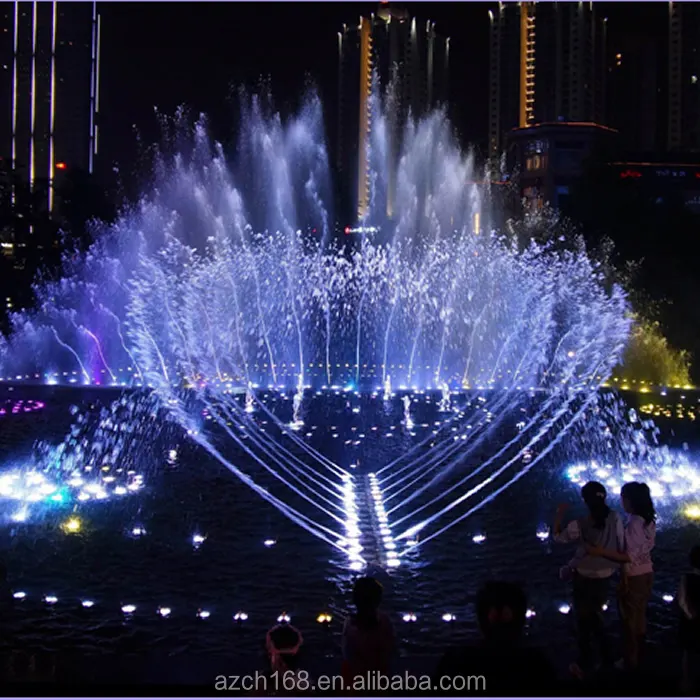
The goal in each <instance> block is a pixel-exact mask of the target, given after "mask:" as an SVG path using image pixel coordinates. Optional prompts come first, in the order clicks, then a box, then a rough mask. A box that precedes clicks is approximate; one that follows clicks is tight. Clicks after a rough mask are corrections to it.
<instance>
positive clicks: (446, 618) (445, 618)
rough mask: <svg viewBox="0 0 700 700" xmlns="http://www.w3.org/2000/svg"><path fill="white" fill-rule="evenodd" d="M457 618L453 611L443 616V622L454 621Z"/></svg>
mask: <svg viewBox="0 0 700 700" xmlns="http://www.w3.org/2000/svg"><path fill="white" fill-rule="evenodd" d="M456 619H457V618H456V617H455V616H454V615H453V614H452V613H445V614H444V615H443V616H442V620H443V622H454V621H455V620H456Z"/></svg>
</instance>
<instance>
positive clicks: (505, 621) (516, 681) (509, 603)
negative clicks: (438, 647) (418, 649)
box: [433, 581, 556, 696]
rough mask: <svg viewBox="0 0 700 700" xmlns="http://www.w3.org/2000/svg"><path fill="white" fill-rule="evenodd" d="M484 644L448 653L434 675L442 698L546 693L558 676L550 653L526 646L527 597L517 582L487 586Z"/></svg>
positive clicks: (482, 594) (481, 603)
mask: <svg viewBox="0 0 700 700" xmlns="http://www.w3.org/2000/svg"><path fill="white" fill-rule="evenodd" d="M476 607H477V618H478V621H479V628H480V630H481V633H482V639H481V641H480V642H478V643H476V644H473V645H469V646H465V647H461V648H454V649H450V650H448V651H447V652H446V653H445V654H444V656H443V657H442V659H441V660H440V662H439V663H438V666H437V668H436V669H435V673H434V674H433V685H434V688H435V689H436V692H438V693H440V694H442V695H466V694H468V695H474V694H477V695H519V696H529V695H541V694H544V695H546V694H548V693H551V692H552V691H553V689H554V688H555V683H556V674H555V672H554V669H553V667H552V665H551V664H550V662H549V660H548V659H547V656H546V655H545V653H544V652H543V651H542V650H541V649H538V648H536V647H531V646H528V645H527V644H525V642H524V628H525V620H526V616H527V598H526V596H525V593H524V591H523V589H522V588H521V587H520V586H518V585H517V584H513V583H508V582H504V581H492V582H490V583H487V584H486V585H485V586H484V587H483V588H482V589H481V590H480V591H479V593H478V595H477V601H476Z"/></svg>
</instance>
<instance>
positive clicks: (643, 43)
mask: <svg viewBox="0 0 700 700" xmlns="http://www.w3.org/2000/svg"><path fill="white" fill-rule="evenodd" d="M611 48H612V51H611V54H610V57H609V59H608V95H609V98H608V119H607V122H608V126H612V127H614V128H615V129H617V130H618V131H619V134H620V136H619V145H620V147H621V148H623V149H624V150H625V151H628V152H637V153H650V154H651V153H654V152H657V151H660V150H663V146H661V144H662V143H663V142H664V141H665V138H662V131H663V127H662V123H663V122H662V120H661V116H662V115H661V110H660V107H661V104H662V101H663V91H662V89H663V81H662V80H661V78H662V76H661V62H660V59H661V56H660V54H661V51H660V50H659V48H660V46H659V43H658V42H656V41H654V37H653V36H648V35H646V34H643V33H630V34H625V35H623V36H621V37H620V38H619V39H618V40H616V42H615V44H614V46H612V47H611Z"/></svg>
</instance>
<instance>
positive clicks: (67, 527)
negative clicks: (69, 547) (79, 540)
mask: <svg viewBox="0 0 700 700" xmlns="http://www.w3.org/2000/svg"><path fill="white" fill-rule="evenodd" d="M61 527H62V529H63V531H64V532H67V533H69V534H75V533H77V532H80V529H81V528H82V523H81V522H80V518H75V517H73V518H68V520H66V522H65V523H63V525H62V526H61Z"/></svg>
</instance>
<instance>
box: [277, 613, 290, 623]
mask: <svg viewBox="0 0 700 700" xmlns="http://www.w3.org/2000/svg"><path fill="white" fill-rule="evenodd" d="M291 619H292V618H291V617H289V615H287V613H282V614H281V615H280V616H279V617H278V618H277V622H279V623H280V624H283V623H288V622H290V621H291Z"/></svg>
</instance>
